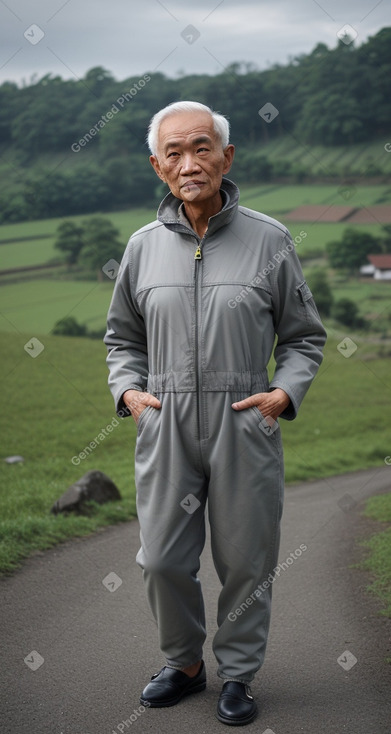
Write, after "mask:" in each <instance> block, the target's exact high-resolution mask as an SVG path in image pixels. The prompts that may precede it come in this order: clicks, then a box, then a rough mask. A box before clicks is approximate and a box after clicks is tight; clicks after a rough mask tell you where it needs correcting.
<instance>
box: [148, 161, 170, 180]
mask: <svg viewBox="0 0 391 734" xmlns="http://www.w3.org/2000/svg"><path fill="white" fill-rule="evenodd" d="M149 161H150V163H151V165H152V167H153V168H154V170H155V173H156V174H157V175H158V176H159V178H161V180H162V181H164V183H166V179H165V176H164V174H163V173H162V170H161V168H160V163H159V161H158V159H157V158H156V156H155V155H150V156H149Z"/></svg>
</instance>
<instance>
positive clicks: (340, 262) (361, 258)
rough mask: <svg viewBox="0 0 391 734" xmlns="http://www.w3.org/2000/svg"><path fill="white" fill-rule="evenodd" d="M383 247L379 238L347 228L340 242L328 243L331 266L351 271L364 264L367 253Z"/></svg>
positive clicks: (375, 251) (377, 251)
mask: <svg viewBox="0 0 391 734" xmlns="http://www.w3.org/2000/svg"><path fill="white" fill-rule="evenodd" d="M382 249H383V248H382V244H381V241H380V240H379V239H376V238H375V237H373V236H372V235H371V234H369V233H368V232H360V231H359V230H357V229H353V228H352V227H348V228H347V229H345V231H344V233H343V235H342V240H341V241H340V242H337V241H332V242H328V243H327V245H326V251H327V254H328V256H329V261H330V265H331V267H332V268H337V270H349V271H350V272H353V271H355V270H357V269H358V268H359V267H360V266H361V265H364V264H365V263H366V259H367V255H370V254H376V253H379V252H382Z"/></svg>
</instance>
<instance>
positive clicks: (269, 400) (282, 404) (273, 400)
mask: <svg viewBox="0 0 391 734" xmlns="http://www.w3.org/2000/svg"><path fill="white" fill-rule="evenodd" d="M289 403H290V397H289V395H288V394H287V393H286V392H285V390H281V388H280V387H276V389H275V390H273V391H272V392H258V393H256V395H250V397H248V398H245V399H244V400H240V401H239V403H232V406H231V407H232V408H233V409H234V410H245V409H246V408H251V407H252V406H253V405H255V406H256V407H257V408H258V410H260V411H261V413H262V415H263V417H264V418H267V417H268V416H269V415H270V416H271V417H272V418H273V420H276V419H277V418H278V416H279V415H280V414H281V413H282V412H283V410H285V408H287V407H288V405H289Z"/></svg>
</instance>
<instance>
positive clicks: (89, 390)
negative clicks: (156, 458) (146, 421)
mask: <svg viewBox="0 0 391 734" xmlns="http://www.w3.org/2000/svg"><path fill="white" fill-rule="evenodd" d="M41 338H43V337H41ZM43 341H44V346H45V348H44V351H43V352H42V353H41V354H40V355H39V356H37V357H36V358H35V359H32V358H31V357H30V356H29V355H28V354H27V353H26V352H25V351H24V348H23V345H24V343H25V342H26V337H25V336H23V337H22V336H19V335H18V336H15V335H12V336H6V335H1V338H0V342H1V343H2V348H3V354H4V359H3V360H2V365H1V374H2V410H1V417H0V422H1V424H2V436H3V440H2V455H3V457H6V456H10V455H15V454H21V455H22V456H23V457H24V459H25V462H24V463H23V464H12V465H9V464H6V463H5V462H4V461H2V462H1V465H0V472H1V482H0V487H1V489H0V517H1V523H0V569H1V570H3V571H4V570H7V569H8V570H11V569H12V568H14V567H15V565H16V564H17V563H18V562H19V561H20V560H21V558H23V557H24V556H26V555H28V554H29V553H31V552H32V551H33V550H35V549H43V548H48V547H50V546H51V545H54V544H55V543H58V542H59V541H61V540H65V539H66V538H70V537H74V536H76V535H86V534H88V533H91V532H93V531H94V530H96V528H98V527H101V526H104V525H108V524H112V523H114V522H118V521H121V520H127V519H129V517H131V516H132V515H134V513H135V497H134V488H133V487H134V476H133V446H134V441H135V427H134V425H133V420H129V421H120V422H119V425H118V426H116V427H115V428H114V430H113V431H112V433H110V434H109V435H108V436H107V438H106V439H105V440H104V441H102V442H101V443H99V445H98V446H97V448H96V449H95V450H94V451H93V453H92V454H90V455H89V456H88V457H87V458H86V459H84V460H83V461H81V463H80V465H79V466H75V465H74V464H73V463H72V457H74V456H78V454H79V453H80V452H81V451H82V450H83V449H84V447H85V446H87V445H88V444H89V443H90V442H91V441H92V440H93V439H94V438H95V437H96V436H97V435H98V434H99V432H100V430H101V429H102V428H105V427H106V426H107V425H108V424H109V423H110V422H111V421H112V419H113V417H114V416H115V412H114V407H113V402H112V399H111V396H110V393H109V391H108V388H107V369H106V365H105V354H106V350H105V348H104V346H103V344H102V343H100V342H95V341H90V340H84V339H81V340H78V339H70V338H61V337H47V338H43ZM90 469H99V470H101V471H103V472H105V473H106V474H108V475H109V476H110V477H111V478H112V479H113V481H114V482H115V483H116V484H117V486H118V488H119V489H120V492H121V494H122V497H123V501H121V502H113V503H108V504H107V505H103V506H100V507H97V508H96V509H95V510H94V511H93V513H92V515H91V516H90V517H85V516H82V517H77V516H70V517H65V516H63V515H58V516H54V515H51V514H50V513H49V510H50V507H51V505H52V504H53V502H54V501H55V500H56V499H57V498H58V497H59V496H60V495H61V494H62V493H63V492H64V491H65V489H66V488H67V487H68V486H69V485H70V484H72V483H73V482H74V481H75V480H76V479H78V478H79V477H80V476H81V475H82V474H84V473H85V472H86V471H88V470H90Z"/></svg>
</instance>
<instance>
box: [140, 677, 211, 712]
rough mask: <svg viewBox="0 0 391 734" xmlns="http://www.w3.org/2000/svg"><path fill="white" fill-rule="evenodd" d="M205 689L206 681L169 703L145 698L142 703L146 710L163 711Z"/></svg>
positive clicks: (171, 699) (141, 700) (141, 699)
mask: <svg viewBox="0 0 391 734" xmlns="http://www.w3.org/2000/svg"><path fill="white" fill-rule="evenodd" d="M205 688H206V682H205V681H204V682H203V683H197V685H196V686H194V687H193V688H188V689H187V690H186V691H184V693H181V694H180V695H179V696H177V697H176V698H170V700H169V701H164V702H159V701H156V703H155V702H154V701H148V700H147V699H145V698H140V703H141V704H142V706H145V707H146V708H150V709H163V708H167V707H168V706H175V704H177V703H179V701H181V700H182V698H185V696H190V695H191V694H192V693H201V691H204V690H205Z"/></svg>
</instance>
